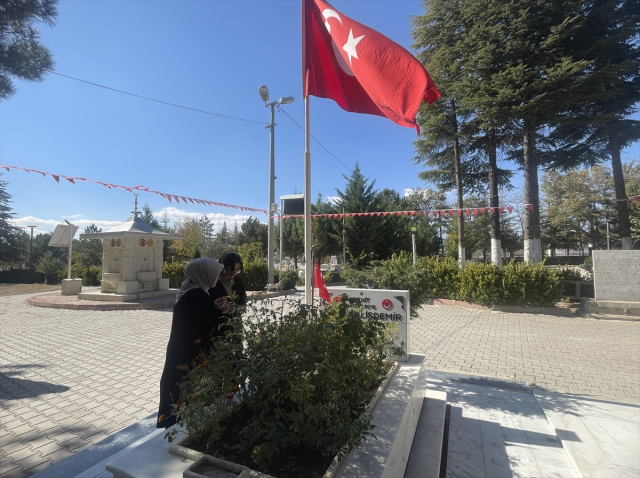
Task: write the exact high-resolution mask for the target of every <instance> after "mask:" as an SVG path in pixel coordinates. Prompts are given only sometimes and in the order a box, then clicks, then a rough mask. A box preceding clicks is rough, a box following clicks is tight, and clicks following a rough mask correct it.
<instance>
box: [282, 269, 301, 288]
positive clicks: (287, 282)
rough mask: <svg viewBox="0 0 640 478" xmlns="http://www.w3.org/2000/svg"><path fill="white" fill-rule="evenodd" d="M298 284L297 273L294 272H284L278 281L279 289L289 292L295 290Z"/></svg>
mask: <svg viewBox="0 0 640 478" xmlns="http://www.w3.org/2000/svg"><path fill="white" fill-rule="evenodd" d="M297 283H298V273H297V272H296V271H284V272H283V273H282V280H281V281H280V289H282V290H289V289H295V288H296V284H297Z"/></svg>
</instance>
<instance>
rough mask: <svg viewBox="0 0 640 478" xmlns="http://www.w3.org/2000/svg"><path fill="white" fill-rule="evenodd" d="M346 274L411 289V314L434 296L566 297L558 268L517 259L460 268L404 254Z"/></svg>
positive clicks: (489, 299)
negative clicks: (529, 263)
mask: <svg viewBox="0 0 640 478" xmlns="http://www.w3.org/2000/svg"><path fill="white" fill-rule="evenodd" d="M343 276H344V277H345V279H346V280H347V281H348V282H349V284H350V285H351V286H352V287H360V288H362V287H364V288H374V289H400V290H409V293H410V298H411V315H412V316H415V315H416V314H417V311H418V309H419V308H420V307H422V305H424V304H425V303H427V302H428V301H429V300H431V299H453V300H462V301H467V302H473V303H476V304H481V305H488V306H492V305H520V306H537V307H540V306H543V307H553V306H554V304H555V303H556V302H557V301H558V300H559V299H560V297H561V296H562V285H561V284H560V278H559V276H558V274H557V273H556V272H555V271H554V270H552V269H549V268H545V267H544V266H543V264H538V265H535V266H532V265H527V264H525V263H524V262H516V261H511V262H509V263H507V264H505V265H502V266H498V265H495V264H487V263H483V262H467V264H466V266H465V268H464V269H463V270H460V268H459V266H458V262H457V261H456V260H455V259H453V258H446V259H441V258H439V257H425V258H422V259H420V261H419V262H418V264H417V265H416V267H414V266H413V264H412V259H411V256H409V255H408V254H401V255H399V256H393V257H392V258H391V259H387V260H384V261H378V262H375V263H373V265H372V266H371V267H368V268H366V269H362V270H356V269H353V268H347V269H346V270H345V271H344V272H343Z"/></svg>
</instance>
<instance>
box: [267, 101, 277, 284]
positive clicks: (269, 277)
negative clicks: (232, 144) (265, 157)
mask: <svg viewBox="0 0 640 478" xmlns="http://www.w3.org/2000/svg"><path fill="white" fill-rule="evenodd" d="M275 106H276V102H275V101H274V102H272V103H271V124H270V125H269V126H267V128H270V129H271V147H270V150H269V207H268V208H267V210H268V211H269V222H268V227H267V249H268V250H267V263H268V267H269V269H268V274H267V283H268V284H273V259H274V257H273V211H272V207H271V205H272V204H273V203H274V202H275V194H274V189H275V188H274V176H275V168H276V165H275V163H276V161H275V126H276V125H275V122H274V119H275V116H274V115H275V113H274V109H275Z"/></svg>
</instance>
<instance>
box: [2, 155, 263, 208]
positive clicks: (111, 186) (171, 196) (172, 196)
mask: <svg viewBox="0 0 640 478" xmlns="http://www.w3.org/2000/svg"><path fill="white" fill-rule="evenodd" d="M0 168H4V169H6V170H7V171H11V170H12V169H19V170H21V171H26V172H27V173H30V172H34V173H39V174H42V175H43V176H44V177H47V176H51V177H52V178H53V179H54V180H55V181H56V182H57V183H58V184H59V183H60V178H61V177H62V178H64V179H66V180H67V181H69V182H70V183H72V184H76V181H85V182H88V183H94V184H101V185H103V186H104V187H106V188H107V189H124V190H125V191H129V192H133V190H135V191H142V192H148V193H153V194H158V195H159V196H162V197H163V198H165V199H167V200H168V201H169V203H171V202H172V199H175V200H176V202H177V203H180V199H182V201H183V202H184V203H185V204H188V203H187V201H190V202H191V204H194V203H198V204H202V205H209V206H219V207H227V208H233V209H239V210H241V211H250V212H262V213H264V214H267V211H266V210H264V209H258V208H252V207H245V206H236V205H233V204H224V203H218V202H213V201H206V200H204V199H195V198H190V197H187V196H177V195H175V194H167V193H162V192H160V191H150V190H149V188H143V187H142V184H139V185H137V186H133V187H131V186H120V185H118V184H110V183H105V182H102V181H94V180H93V179H87V178H80V177H75V176H63V175H61V174H53V173H48V172H46V171H39V170H37V169H27V168H21V167H19V166H7V165H4V164H0ZM178 198H180V199H178Z"/></svg>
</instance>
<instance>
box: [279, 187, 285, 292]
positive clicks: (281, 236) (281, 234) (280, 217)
mask: <svg viewBox="0 0 640 478" xmlns="http://www.w3.org/2000/svg"><path fill="white" fill-rule="evenodd" d="M278 224H279V226H280V276H279V277H280V280H279V282H280V283H281V284H282V242H283V237H284V236H283V232H282V226H283V224H282V199H280V216H279V217H278Z"/></svg>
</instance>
